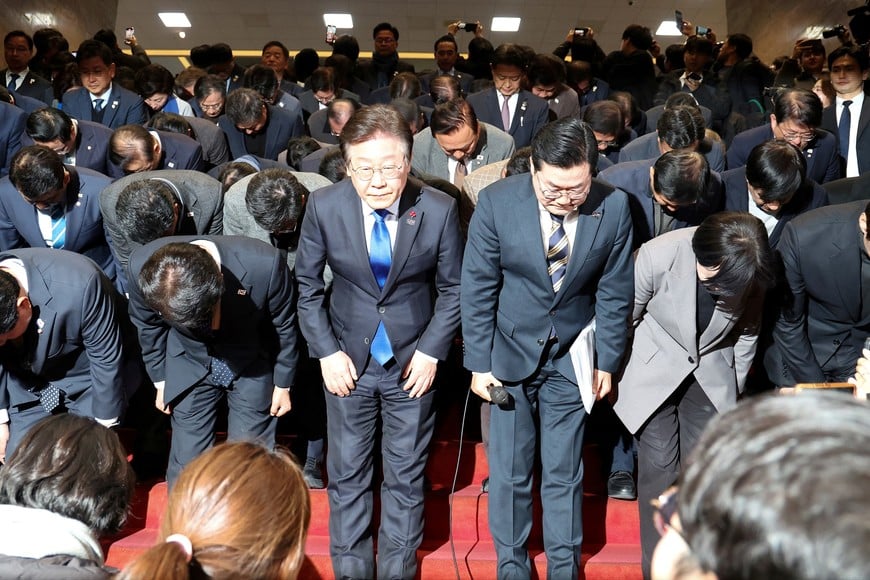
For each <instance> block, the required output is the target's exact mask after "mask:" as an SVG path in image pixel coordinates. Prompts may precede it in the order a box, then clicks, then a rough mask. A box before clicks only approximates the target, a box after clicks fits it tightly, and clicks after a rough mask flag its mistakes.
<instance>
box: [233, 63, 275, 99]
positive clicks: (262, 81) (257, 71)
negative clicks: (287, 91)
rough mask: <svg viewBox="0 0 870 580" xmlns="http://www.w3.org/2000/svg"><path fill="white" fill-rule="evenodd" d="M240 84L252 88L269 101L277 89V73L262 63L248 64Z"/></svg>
mask: <svg viewBox="0 0 870 580" xmlns="http://www.w3.org/2000/svg"><path fill="white" fill-rule="evenodd" d="M242 86H243V87H245V88H248V89H254V90H255V91H257V92H258V93H260V96H261V97H263V100H265V101H269V102H271V101H272V99H274V97H275V91H277V90H278V75H277V74H276V73H275V71H274V70H272V69H271V68H269V67H267V66H266V65H263V64H255V65H252V66H249V67H248V68H247V70H245V75H244V77H242Z"/></svg>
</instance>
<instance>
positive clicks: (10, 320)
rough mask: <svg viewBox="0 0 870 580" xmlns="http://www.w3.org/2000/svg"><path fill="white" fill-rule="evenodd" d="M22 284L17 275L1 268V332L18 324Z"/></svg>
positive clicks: (7, 330)
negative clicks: (19, 282) (19, 297)
mask: <svg viewBox="0 0 870 580" xmlns="http://www.w3.org/2000/svg"><path fill="white" fill-rule="evenodd" d="M20 293H21V286H20V285H19V284H18V280H16V279H15V276H13V275H12V274H10V273H9V272H7V271H6V270H0V334H6V333H7V332H9V331H10V330H12V329H13V328H14V327H15V325H16V324H18V295H19V294H20Z"/></svg>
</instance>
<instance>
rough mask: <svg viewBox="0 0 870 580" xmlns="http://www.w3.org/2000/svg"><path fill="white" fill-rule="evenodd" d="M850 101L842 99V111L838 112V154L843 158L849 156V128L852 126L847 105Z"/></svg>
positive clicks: (850, 114)
mask: <svg viewBox="0 0 870 580" xmlns="http://www.w3.org/2000/svg"><path fill="white" fill-rule="evenodd" d="M851 104H852V101H843V112H842V113H840V124H839V125H838V127H837V128H838V129H839V131H840V155H842V156H843V159H848V158H849V132H850V131H849V130H850V129H851V128H852V112H851V111H850V110H849V105H851Z"/></svg>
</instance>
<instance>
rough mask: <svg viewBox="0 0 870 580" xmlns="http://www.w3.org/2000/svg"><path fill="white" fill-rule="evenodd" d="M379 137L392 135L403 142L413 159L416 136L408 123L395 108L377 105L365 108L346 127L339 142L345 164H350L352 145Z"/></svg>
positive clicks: (408, 154)
mask: <svg viewBox="0 0 870 580" xmlns="http://www.w3.org/2000/svg"><path fill="white" fill-rule="evenodd" d="M378 135H390V136H392V137H395V138H396V139H398V140H399V141H401V142H402V143H403V144H404V145H405V156H406V157H407V158H408V159H411V150H412V149H413V145H414V136H413V135H412V134H411V127H410V126H409V125H408V122H407V121H406V120H405V119H404V118H403V117H402V115H400V114H399V112H398V111H397V110H396V109H394V108H393V107H391V106H389V105H380V104H377V105H370V106H368V107H363V108H362V109H360V110H359V111H357V113H356V114H355V115H354V116H353V117H351V119H350V121H348V122H347V124H346V125H345V126H344V129H343V130H342V132H341V136H340V137H339V141H340V143H341V154H342V156H343V157H344V161H345V163H349V162H350V158H349V157H348V150H349V148H350V146H351V145H358V144H359V143H364V142H366V141H370V140H372V139H374V138H375V137H376V136H378Z"/></svg>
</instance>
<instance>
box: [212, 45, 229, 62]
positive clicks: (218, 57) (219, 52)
mask: <svg viewBox="0 0 870 580" xmlns="http://www.w3.org/2000/svg"><path fill="white" fill-rule="evenodd" d="M208 56H209V60H210V61H211V64H212V65H216V64H224V63H227V62H230V61H231V60H233V49H232V47H231V46H230V45H229V44H227V43H226V42H218V43H217V44H212V45H211V46H209V47H208Z"/></svg>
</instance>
